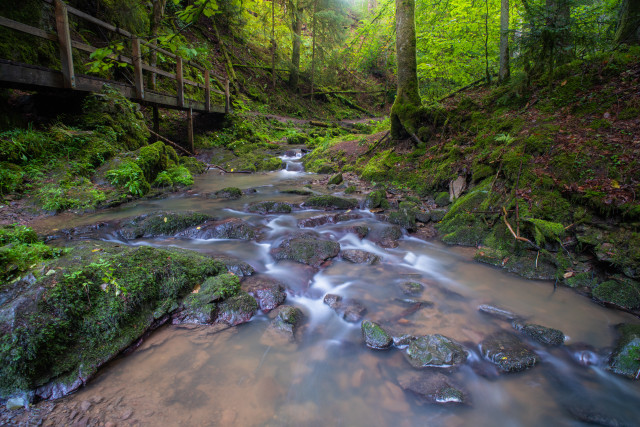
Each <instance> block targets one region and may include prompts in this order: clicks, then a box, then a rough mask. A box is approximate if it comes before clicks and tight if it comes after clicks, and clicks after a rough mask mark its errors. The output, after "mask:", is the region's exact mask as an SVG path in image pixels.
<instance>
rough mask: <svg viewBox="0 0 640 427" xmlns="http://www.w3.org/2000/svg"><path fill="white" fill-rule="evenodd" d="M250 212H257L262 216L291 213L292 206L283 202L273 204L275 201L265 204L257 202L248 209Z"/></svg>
mask: <svg viewBox="0 0 640 427" xmlns="http://www.w3.org/2000/svg"><path fill="white" fill-rule="evenodd" d="M247 210H248V211H249V212H257V213H261V214H271V213H291V210H292V208H291V205H290V204H288V203H282V202H273V201H270V200H269V201H265V202H257V203H252V204H251V205H249V207H248V208H247Z"/></svg>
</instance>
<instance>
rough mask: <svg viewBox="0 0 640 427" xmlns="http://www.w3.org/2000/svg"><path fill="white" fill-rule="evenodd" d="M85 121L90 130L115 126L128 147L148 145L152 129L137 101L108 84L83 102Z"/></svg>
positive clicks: (120, 142) (123, 144)
mask: <svg viewBox="0 0 640 427" xmlns="http://www.w3.org/2000/svg"><path fill="white" fill-rule="evenodd" d="M83 112H84V114H83V117H82V123H83V125H84V126H85V127H87V128H89V129H95V130H99V131H100V130H102V129H104V128H109V129H111V130H112V131H113V132H114V133H115V135H116V138H117V143H118V145H120V146H121V147H124V148H126V149H128V150H136V149H138V148H140V147H142V146H144V145H145V144H146V142H147V140H148V138H149V131H148V130H147V126H146V124H145V122H144V117H143V116H142V113H140V111H139V107H138V105H137V104H134V103H132V102H131V101H129V100H128V99H126V98H125V97H124V96H122V95H121V94H120V92H118V91H117V90H115V89H113V88H111V87H109V86H108V85H105V86H104V87H103V89H102V92H101V93H100V94H94V95H89V96H88V97H87V99H86V100H85V102H84V105H83Z"/></svg>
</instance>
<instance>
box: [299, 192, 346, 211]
mask: <svg viewBox="0 0 640 427" xmlns="http://www.w3.org/2000/svg"><path fill="white" fill-rule="evenodd" d="M304 205H305V206H306V207H309V208H322V209H326V210H332V209H354V208H356V207H358V201H357V200H356V199H345V198H343V197H338V196H331V195H323V196H313V197H309V198H308V199H307V200H306V201H305V202H304Z"/></svg>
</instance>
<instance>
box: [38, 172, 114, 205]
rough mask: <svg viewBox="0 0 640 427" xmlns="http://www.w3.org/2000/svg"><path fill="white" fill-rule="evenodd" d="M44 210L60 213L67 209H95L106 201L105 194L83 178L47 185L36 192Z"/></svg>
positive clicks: (73, 178)
mask: <svg viewBox="0 0 640 427" xmlns="http://www.w3.org/2000/svg"><path fill="white" fill-rule="evenodd" d="M36 197H37V199H38V200H39V202H40V205H41V206H42V209H44V210H47V211H53V212H60V211H63V210H65V209H93V208H96V207H97V205H99V204H100V203H101V202H103V201H105V200H106V196H105V194H104V193H103V192H102V191H101V190H99V189H97V188H95V187H94V186H93V184H92V183H91V181H89V180H88V179H87V178H83V177H77V176H76V177H72V178H68V179H64V180H62V181H61V182H59V183H50V182H49V183H45V184H43V185H42V186H40V188H38V190H37V192H36Z"/></svg>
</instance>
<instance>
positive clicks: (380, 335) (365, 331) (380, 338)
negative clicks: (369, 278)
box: [362, 320, 393, 350]
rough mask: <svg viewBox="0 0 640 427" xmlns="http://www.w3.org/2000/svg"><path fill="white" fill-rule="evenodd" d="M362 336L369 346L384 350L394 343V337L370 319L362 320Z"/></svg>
mask: <svg viewBox="0 0 640 427" xmlns="http://www.w3.org/2000/svg"><path fill="white" fill-rule="evenodd" d="M362 336H363V337H364V341H365V344H366V345H367V347H370V348H373V349H377V350H383V349H386V348H389V347H390V346H391V344H393V339H392V338H391V336H390V335H389V334H388V333H387V332H386V331H385V330H384V329H382V327H381V326H380V325H378V324H377V323H375V322H371V321H369V320H365V321H364V322H362Z"/></svg>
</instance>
